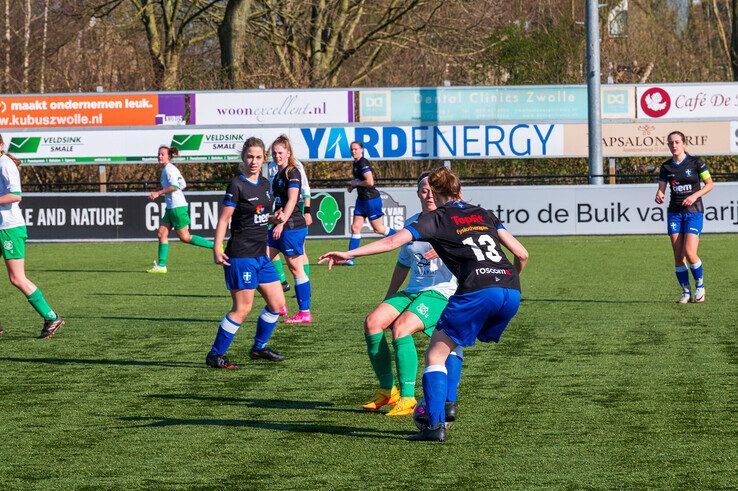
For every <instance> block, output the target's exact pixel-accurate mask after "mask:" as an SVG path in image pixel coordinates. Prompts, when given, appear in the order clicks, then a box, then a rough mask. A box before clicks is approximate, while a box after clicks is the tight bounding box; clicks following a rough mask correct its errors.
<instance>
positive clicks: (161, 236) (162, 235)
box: [156, 230, 169, 242]
mask: <svg viewBox="0 0 738 491" xmlns="http://www.w3.org/2000/svg"><path fill="white" fill-rule="evenodd" d="M156 237H157V238H158V239H159V242H166V240H167V239H168V238H169V233H167V232H166V231H165V230H159V231H158V232H157V233H156Z"/></svg>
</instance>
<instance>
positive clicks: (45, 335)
mask: <svg viewBox="0 0 738 491" xmlns="http://www.w3.org/2000/svg"><path fill="white" fill-rule="evenodd" d="M63 325H64V319H63V318H62V317H57V318H56V319H54V320H53V321H44V327H43V329H41V334H40V335H39V338H41V339H49V338H50V337H51V336H53V335H54V334H55V333H56V331H58V330H59V329H61V328H62V326H63Z"/></svg>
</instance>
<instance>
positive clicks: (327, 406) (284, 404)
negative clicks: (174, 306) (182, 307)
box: [146, 394, 381, 414]
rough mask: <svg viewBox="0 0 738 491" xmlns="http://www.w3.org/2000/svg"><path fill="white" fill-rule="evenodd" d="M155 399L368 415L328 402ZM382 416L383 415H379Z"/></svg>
mask: <svg viewBox="0 0 738 491" xmlns="http://www.w3.org/2000/svg"><path fill="white" fill-rule="evenodd" d="M146 397H150V398H155V399H174V400H193V401H207V402H218V403H221V404H222V403H229V404H236V405H243V406H245V407H249V408H258V409H305V410H309V411H335V412H344V413H362V414H363V413H366V412H367V411H364V410H362V409H349V408H343V407H335V404H334V403H332V402H328V401H294V400H289V399H252V398H249V397H222V396H198V395H191V394H149V395H147V396H146ZM378 414H381V413H378Z"/></svg>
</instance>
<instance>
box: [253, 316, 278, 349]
mask: <svg viewBox="0 0 738 491" xmlns="http://www.w3.org/2000/svg"><path fill="white" fill-rule="evenodd" d="M278 320H279V312H272V311H271V310H269V308H268V307H264V308H263V309H262V310H261V314H259V320H258V321H256V334H255V335H254V346H252V349H255V350H257V349H264V348H265V347H266V345H267V343H268V342H269V338H271V337H272V333H273V332H274V328H275V327H277V321H278Z"/></svg>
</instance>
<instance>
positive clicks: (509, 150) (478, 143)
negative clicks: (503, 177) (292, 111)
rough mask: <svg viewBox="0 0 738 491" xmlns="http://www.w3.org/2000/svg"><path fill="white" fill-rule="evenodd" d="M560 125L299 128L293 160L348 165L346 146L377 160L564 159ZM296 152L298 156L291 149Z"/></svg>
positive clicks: (348, 156) (347, 148)
mask: <svg viewBox="0 0 738 491" xmlns="http://www.w3.org/2000/svg"><path fill="white" fill-rule="evenodd" d="M563 133H564V132H563V126H562V125H555V124H516V125H512V124H510V125H498V124H488V125H443V126H433V125H419V126H355V127H330V128H301V129H300V134H301V138H300V139H299V140H297V141H298V142H299V144H300V145H304V147H300V145H298V147H300V148H299V150H300V151H306V153H307V154H300V155H299V156H298V158H300V159H305V160H349V159H351V152H350V151H349V146H350V143H351V142H352V141H354V140H357V141H360V142H362V143H363V145H364V155H365V156H366V157H367V158H370V159H378V160H413V159H477V158H527V157H544V156H551V157H558V156H562V155H563V150H564V144H563V142H564V137H563ZM295 152H296V153H300V152H299V151H298V150H295Z"/></svg>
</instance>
